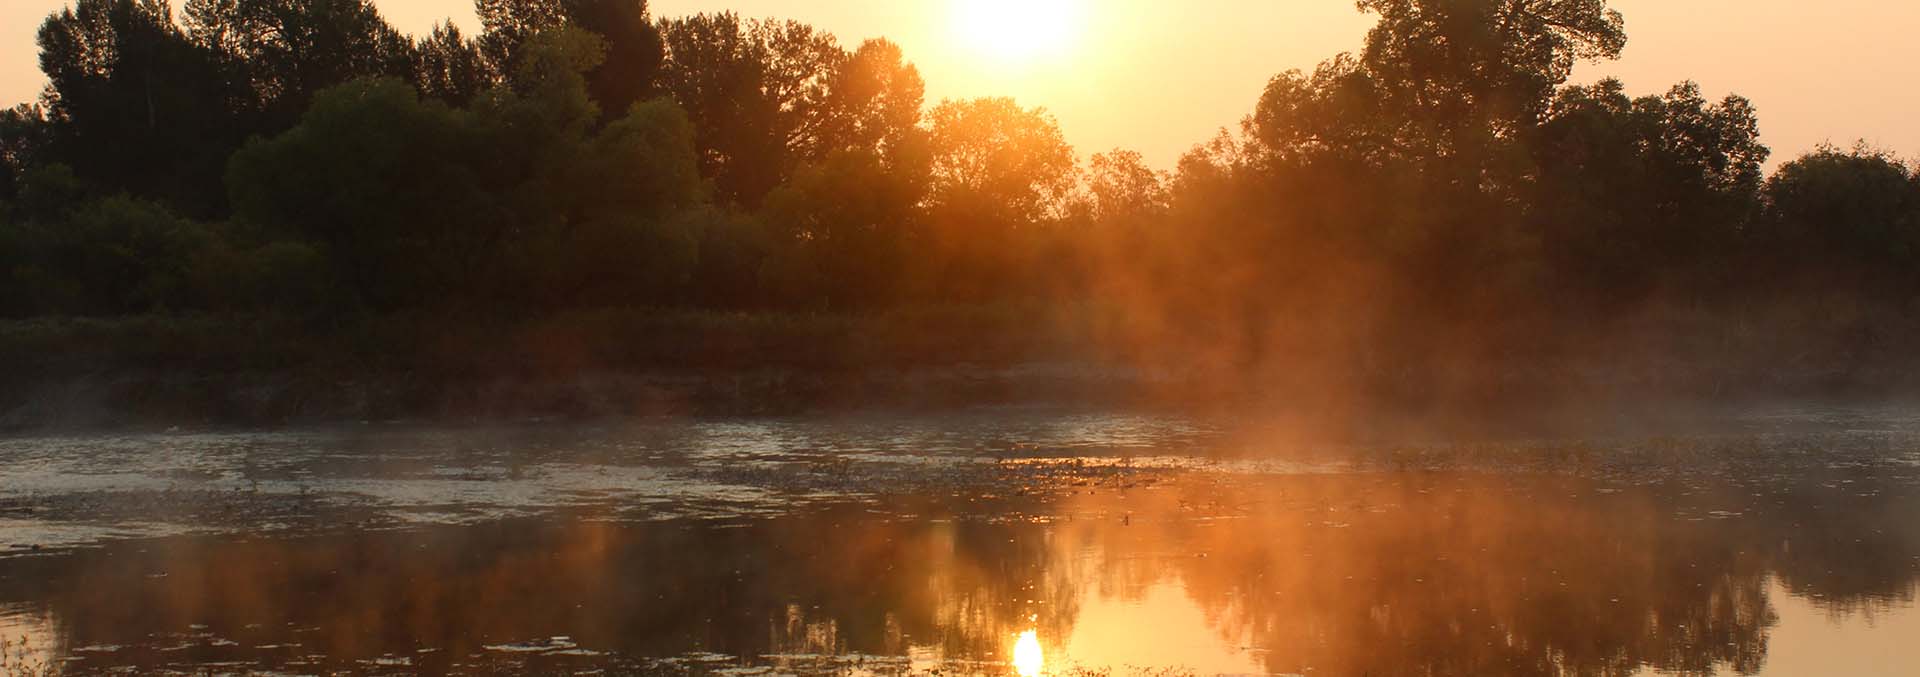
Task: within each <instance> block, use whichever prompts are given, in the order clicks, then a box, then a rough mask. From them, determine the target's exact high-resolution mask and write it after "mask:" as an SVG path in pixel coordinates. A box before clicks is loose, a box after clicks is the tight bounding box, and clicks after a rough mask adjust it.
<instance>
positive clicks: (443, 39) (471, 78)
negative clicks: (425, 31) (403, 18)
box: [412, 23, 494, 106]
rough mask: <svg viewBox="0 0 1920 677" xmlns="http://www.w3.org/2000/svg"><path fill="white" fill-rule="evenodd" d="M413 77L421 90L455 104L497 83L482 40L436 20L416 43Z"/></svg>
mask: <svg viewBox="0 0 1920 677" xmlns="http://www.w3.org/2000/svg"><path fill="white" fill-rule="evenodd" d="M412 80H413V82H415V83H416V84H417V85H418V87H419V88H420V93H421V94H423V95H426V96H428V97H432V98H435V99H439V100H441V101H445V102H447V103H449V104H452V105H455V106H464V105H466V104H468V103H470V102H472V101H473V99H474V97H477V96H479V95H480V93H481V92H483V91H486V89H487V88H488V87H491V86H492V85H493V83H494V80H493V77H492V75H491V71H490V70H489V69H488V66H487V62H486V58H485V56H483V55H482V54H481V52H480V45H479V43H477V42H474V41H472V40H468V39H466V37H465V36H463V35H461V34H460V27H458V26H455V25H453V24H451V23H444V24H436V25H435V26H434V27H433V33H432V34H430V35H428V36H427V37H426V38H425V39H422V40H420V41H419V42H418V43H417V44H416V45H414V65H413V77H412Z"/></svg>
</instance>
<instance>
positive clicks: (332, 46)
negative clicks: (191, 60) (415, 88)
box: [185, 0, 414, 131]
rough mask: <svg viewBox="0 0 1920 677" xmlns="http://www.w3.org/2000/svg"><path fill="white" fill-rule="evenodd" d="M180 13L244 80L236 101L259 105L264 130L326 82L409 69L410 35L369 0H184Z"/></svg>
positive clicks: (197, 37) (403, 73)
mask: <svg viewBox="0 0 1920 677" xmlns="http://www.w3.org/2000/svg"><path fill="white" fill-rule="evenodd" d="M185 15H186V19H185V25H186V30H187V33H188V34H189V35H191V36H192V37H193V39H194V41H195V42H196V43H198V44H200V45H202V46H204V47H205V48H206V49H208V50H211V51H212V52H213V53H214V54H216V55H218V57H219V59H220V62H221V63H222V65H224V66H225V68H226V71H227V73H228V75H229V77H232V78H235V79H236V80H237V81H238V82H241V83H244V85H245V88H244V91H242V92H240V93H239V96H241V97H243V98H242V100H241V101H240V102H237V105H240V106H248V107H257V108H258V110H260V111H261V112H262V113H264V115H265V119H264V122H263V124H264V127H263V128H262V129H265V130H269V131H277V130H278V129H281V128H284V127H285V126H286V125H287V124H290V123H291V121H292V120H293V119H295V118H297V117H298V116H299V115H300V113H301V112H302V111H304V110H306V108H307V106H308V104H309V102H311V101H312V100H313V97H314V95H315V94H317V93H318V92H319V91H320V90H322V89H325V88H327V87H331V86H334V85H337V84H340V83H343V82H346V81H348V80H351V79H354V78H360V77H369V76H390V77H400V78H404V77H407V76H409V75H411V74H412V72H413V62H414V53H413V44H412V42H411V41H409V40H407V38H406V37H405V36H403V35H401V34H400V32H399V31H397V30H395V29H394V28H393V26H391V25H389V24H388V23H387V21H386V19H385V18H384V17H382V16H381V15H380V11H379V10H378V9H377V8H375V7H374V6H373V3H372V2H371V0H187V2H186V4H185ZM243 110H244V108H243Z"/></svg>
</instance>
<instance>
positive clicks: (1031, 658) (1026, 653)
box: [1013, 630, 1046, 677]
mask: <svg viewBox="0 0 1920 677" xmlns="http://www.w3.org/2000/svg"><path fill="white" fill-rule="evenodd" d="M1045 664H1046V659H1044V658H1042V657H1041V656H1040V632H1039V631H1038V630H1028V631H1026V632H1022V633H1020V639H1019V640H1017V641H1015V642H1014V643H1013V670H1014V671H1015V672H1018V673H1020V677H1036V676H1037V675H1039V674H1040V668H1041V667H1043V666H1044V665H1045Z"/></svg>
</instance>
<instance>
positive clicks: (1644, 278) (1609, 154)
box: [1527, 80, 1769, 302]
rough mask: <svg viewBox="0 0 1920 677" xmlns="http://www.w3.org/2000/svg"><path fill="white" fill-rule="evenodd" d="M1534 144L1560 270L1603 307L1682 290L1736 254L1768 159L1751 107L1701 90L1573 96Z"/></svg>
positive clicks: (1602, 89)
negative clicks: (1664, 289) (1714, 99)
mask: <svg viewBox="0 0 1920 677" xmlns="http://www.w3.org/2000/svg"><path fill="white" fill-rule="evenodd" d="M1527 143H1528V145H1529V146H1530V148H1531V152H1532V155H1533V162H1534V164H1535V165H1536V166H1537V168H1538V169H1537V177H1536V179H1535V181H1534V185H1533V188H1532V195H1530V196H1529V197H1528V204H1529V205H1530V211H1531V212H1532V213H1531V216H1530V218H1531V219H1533V220H1534V221H1535V225H1534V227H1535V228H1536V229H1537V232H1538V233H1539V234H1540V236H1541V237H1542V238H1544V246H1545V250H1546V251H1545V253H1546V255H1547V256H1548V257H1550V261H1549V264H1550V265H1552V266H1553V268H1554V269H1555V270H1556V271H1557V274H1558V275H1560V276H1561V277H1562V278H1563V281H1566V282H1569V283H1572V285H1573V286H1572V289H1573V290H1574V291H1577V292H1580V293H1585V294H1599V295H1600V296H1601V298H1600V299H1597V300H1601V301H1603V302H1604V301H1625V300H1633V299H1634V298H1635V297H1637V296H1639V295H1643V294H1646V293H1648V292H1651V291H1654V290H1655V289H1656V288H1657V287H1660V286H1662V285H1663V284H1668V283H1682V282H1683V280H1682V279H1681V278H1685V277H1688V276H1693V275H1695V274H1697V273H1704V272H1707V271H1704V270H1702V268H1703V267H1704V266H1706V264H1707V263H1708V261H1709V259H1710V258H1712V257H1715V256H1719V255H1724V254H1725V253H1726V252H1728V251H1730V250H1732V249H1733V248H1734V247H1735V246H1736V241H1737V235H1738V232H1739V228H1740V227H1741V225H1742V224H1743V223H1744V221H1745V219H1746V218H1747V216H1748V215H1749V213H1750V212H1751V211H1752V209H1753V206H1754V204H1753V202H1754V196H1755V194H1756V191H1757V190H1758V189H1759V187H1760V175H1761V169H1760V167H1761V164H1762V163H1763V162H1765V161H1766V158H1767V155H1768V153H1769V151H1768V150H1767V148H1766V146H1764V145H1762V144H1761V143H1760V141H1759V122H1758V120H1757V118H1756V116H1755V114H1754V111H1753V105H1752V104H1751V103H1750V102H1748V101H1747V100H1746V99H1744V98H1741V97H1738V96H1728V97H1726V98H1725V99H1724V100H1722V101H1720V102H1718V103H1713V104H1709V103H1708V102H1707V100H1706V99H1705V98H1704V97H1702V96H1701V94H1700V88H1699V86H1697V85H1695V84H1693V83H1683V84H1680V85H1677V86H1675V87H1674V88H1673V89H1671V90H1669V91H1668V92H1667V93H1666V94H1665V95H1664V96H1645V97H1640V98H1638V99H1629V98H1628V97H1627V95H1626V94H1625V92H1624V87H1623V86H1622V85H1621V84H1620V82H1619V81H1617V80H1605V81H1602V82H1600V83H1598V84H1595V85H1592V86H1587V87H1568V88H1565V89H1563V90H1562V91H1561V92H1560V93H1559V95H1558V96H1556V98H1555V100H1554V103H1553V106H1552V108H1551V109H1550V110H1549V111H1548V112H1547V114H1546V119H1545V120H1544V121H1543V122H1542V123H1541V124H1540V126H1539V127H1537V128H1536V129H1533V130H1530V131H1529V132H1528V139H1527ZM1692 282H1693V283H1696V284H1689V285H1688V286H1691V287H1695V288H1698V286H1699V285H1698V284H1697V283H1700V282H1705V280H1693V281H1692Z"/></svg>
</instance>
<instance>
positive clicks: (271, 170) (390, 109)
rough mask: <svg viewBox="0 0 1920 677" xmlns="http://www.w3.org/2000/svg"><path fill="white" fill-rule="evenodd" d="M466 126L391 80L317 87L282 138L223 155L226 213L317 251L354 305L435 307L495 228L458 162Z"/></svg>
mask: <svg viewBox="0 0 1920 677" xmlns="http://www.w3.org/2000/svg"><path fill="white" fill-rule="evenodd" d="M471 129H472V124H471V123H470V122H469V121H468V120H467V119H466V117H465V116H464V115H462V114H461V113H459V112H457V111H455V110H452V109H450V108H447V107H446V106H445V105H444V104H440V103H437V102H433V101H421V100H420V99H419V97H418V95H417V94H416V93H415V92H414V90H413V88H412V87H410V86H408V85H407V84H406V83H405V82H403V81H400V80H396V79H391V78H376V79H365V80H355V81H351V82H348V83H346V84H343V85H340V86H338V87H334V88H329V89H326V90H323V91H322V92H321V94H320V95H318V96H316V97H315V98H314V103H313V107H312V109H311V110H309V111H308V112H307V114H306V115H305V116H303V117H302V118H301V121H300V123H299V124H298V125H296V126H295V127H294V128H293V129H291V130H289V131H287V132H286V133H285V134H282V135H280V136H278V137H274V138H272V139H269V140H259V141H255V142H253V143H249V144H248V145H247V146H246V147H245V148H243V149H242V150H241V151H240V152H239V153H237V154H235V155H234V158H233V162H232V167H231V169H230V170H229V171H228V179H227V180H228V184H229V185H230V187H231V190H232V194H233V205H234V210H235V215H236V217H237V218H239V219H241V220H243V221H246V222H248V223H252V224H257V225H259V226H261V227H265V228H268V229H270V230H272V231H275V232H277V233H279V234H280V235H281V237H292V238H297V239H302V240H307V241H311V242H315V243H318V244H319V245H320V247H321V250H322V251H323V252H324V253H325V255H326V256H327V257H328V258H329V259H330V260H332V261H333V262H334V263H335V264H336V266H337V279H338V280H340V282H341V284H343V285H344V287H345V289H346V290H347V292H348V293H349V294H350V295H351V299H352V301H353V302H355V303H356V304H359V305H364V306H366V307H370V308H374V309H382V310H390V309H394V308H399V307H404V306H409V305H415V304H419V303H423V302H427V301H430V300H434V299H444V298H447V297H449V296H450V295H451V294H452V292H454V291H455V289H456V287H455V285H456V284H457V283H458V281H459V280H461V279H463V278H466V277H468V276H472V275H476V274H478V273H479V272H481V271H480V270H479V266H478V265H477V262H478V260H479V259H480V257H481V252H480V251H478V250H479V249H481V248H484V247H485V245H486V244H488V243H489V241H490V240H491V239H492V238H496V237H498V232H499V228H500V226H499V225H498V224H500V222H501V221H502V215H501V214H499V213H497V211H496V210H495V209H494V208H493V205H494V204H495V200H494V199H493V197H492V193H491V192H490V191H488V190H487V187H486V186H484V185H483V184H482V183H481V177H480V176H478V175H477V174H476V172H474V171H473V164H474V163H473V161H472V160H470V159H468V158H470V157H471V154H472V153H473V152H474V151H475V150H476V148H475V144H474V143H473V142H472V140H471V139H470V137H469V136H468V135H469V134H471V132H470V131H469V130H471Z"/></svg>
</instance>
